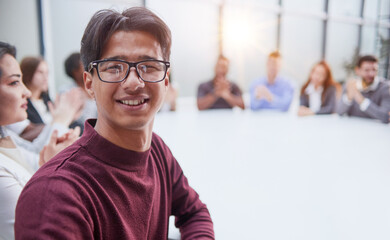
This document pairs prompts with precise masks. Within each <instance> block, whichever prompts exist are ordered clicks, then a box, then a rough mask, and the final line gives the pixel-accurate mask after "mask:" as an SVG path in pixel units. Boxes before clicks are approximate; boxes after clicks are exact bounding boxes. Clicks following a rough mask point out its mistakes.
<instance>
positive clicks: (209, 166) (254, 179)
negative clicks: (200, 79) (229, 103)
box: [154, 110, 390, 240]
mask: <svg viewBox="0 0 390 240" xmlns="http://www.w3.org/2000/svg"><path fill="white" fill-rule="evenodd" d="M154 131H155V132H156V133H158V134H159V135H160V136H161V137H162V138H163V139H164V141H165V142H166V143H167V144H168V146H170V148H171V150H172V152H173V154H174V155H175V157H176V159H177V160H178V161H179V163H180V165H181V166H182V168H183V170H184V173H185V175H186V176H187V177H188V179H189V182H190V184H191V186H192V187H193V188H194V189H195V190H196V191H197V192H198V193H199V194H200V197H201V200H202V201H203V202H205V203H206V204H207V206H208V208H209V211H210V213H211V217H212V219H213V222H214V230H215V234H216V238H217V239H223V240H228V239H235V240H236V239H267V240H270V239H278V240H279V239H280V240H285V239H299V240H305V239H307V240H309V239H310V240H313V239H316V240H317V239H324V240H325V239H326V240H328V239H332V240H337V239H340V240H341V239H342V240H345V239H353V240H359V239H362V240H363V239H364V240H366V239H376V240H379V239H386V240H388V239H390V125H386V124H382V123H379V122H377V121H375V120H368V119H359V118H348V117H339V116H337V115H327V116H313V117H304V118H299V117H297V116H296V115H295V114H290V113H278V112H273V111H270V112H267V111H262V112H251V111H249V110H246V111H236V110H234V111H230V110H217V111H204V112H198V111H182V112H180V111H179V112H169V113H168V112H163V113H159V114H158V115H157V116H156V119H155V126H154ZM170 231H172V230H170ZM175 234H177V233H175V232H173V233H172V232H171V234H170V236H171V235H175Z"/></svg>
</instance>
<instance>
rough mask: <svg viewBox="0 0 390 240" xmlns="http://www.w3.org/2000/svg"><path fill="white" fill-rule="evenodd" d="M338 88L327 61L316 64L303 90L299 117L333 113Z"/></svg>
mask: <svg viewBox="0 0 390 240" xmlns="http://www.w3.org/2000/svg"><path fill="white" fill-rule="evenodd" d="M338 88H339V86H338V84H337V83H336V82H335V81H334V79H333V76H332V71H331V69H330V67H329V65H328V64H327V63H326V62H325V61H320V62H318V63H317V64H315V65H314V67H313V68H312V69H311V72H310V75H309V79H308V80H307V81H306V83H305V84H304V85H303V86H302V89H301V95H300V107H299V109H298V116H310V115H315V114H331V113H333V112H334V111H335V108H336V102H337V99H336V98H337V89H338Z"/></svg>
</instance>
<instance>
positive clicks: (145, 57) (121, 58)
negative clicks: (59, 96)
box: [104, 55, 157, 61]
mask: <svg viewBox="0 0 390 240" xmlns="http://www.w3.org/2000/svg"><path fill="white" fill-rule="evenodd" d="M127 59H128V57H127V56H123V55H117V56H112V57H108V58H105V59H104V60H126V61H127ZM142 60H157V59H156V58H155V57H151V56H149V55H142V56H139V57H137V61H142Z"/></svg>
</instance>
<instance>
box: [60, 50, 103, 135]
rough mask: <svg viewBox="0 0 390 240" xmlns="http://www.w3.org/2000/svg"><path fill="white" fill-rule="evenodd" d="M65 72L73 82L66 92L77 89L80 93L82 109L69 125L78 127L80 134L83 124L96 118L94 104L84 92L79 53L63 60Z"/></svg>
mask: <svg viewBox="0 0 390 240" xmlns="http://www.w3.org/2000/svg"><path fill="white" fill-rule="evenodd" d="M64 64H65V72H66V74H67V75H68V76H69V77H70V78H71V79H72V80H73V82H72V84H71V85H70V86H68V87H67V89H66V92H69V91H74V89H79V91H80V96H79V97H80V101H81V102H82V109H81V114H80V116H79V117H78V118H77V119H76V120H75V121H74V122H73V123H71V125H70V127H71V128H72V127H75V126H79V127H80V128H81V132H83V130H84V122H85V121H86V120H87V119H89V118H96V117H97V109H96V103H95V101H94V99H93V98H91V97H90V96H89V95H88V93H87V92H86V90H85V87H84V79H83V73H84V67H83V63H82V62H81V58H80V53H79V52H75V53H72V54H70V55H69V56H68V57H67V58H66V60H65V63H64Z"/></svg>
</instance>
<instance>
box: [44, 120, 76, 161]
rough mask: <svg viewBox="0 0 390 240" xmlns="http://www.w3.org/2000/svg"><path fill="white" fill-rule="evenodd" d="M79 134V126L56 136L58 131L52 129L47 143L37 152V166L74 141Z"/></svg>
mask: <svg viewBox="0 0 390 240" xmlns="http://www.w3.org/2000/svg"><path fill="white" fill-rule="evenodd" d="M79 135H80V127H76V128H75V129H70V130H69V131H68V132H67V133H65V134H64V135H62V136H60V137H58V131H57V130H54V131H53V133H52V134H51V137H50V140H49V143H48V144H47V145H46V146H44V147H43V149H42V150H41V152H40V153H39V166H42V165H43V164H45V163H46V162H48V161H49V160H50V159H51V158H52V157H54V156H55V155H56V154H57V153H59V152H60V151H62V150H63V149H65V148H66V147H68V146H69V145H71V144H72V143H74V142H75V141H76V140H77V139H78V138H79Z"/></svg>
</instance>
